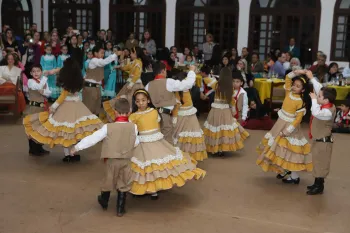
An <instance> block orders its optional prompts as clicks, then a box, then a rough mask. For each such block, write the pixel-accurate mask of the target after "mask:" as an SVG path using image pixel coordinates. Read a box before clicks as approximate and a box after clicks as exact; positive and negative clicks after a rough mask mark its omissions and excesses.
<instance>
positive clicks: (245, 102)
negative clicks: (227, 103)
mask: <svg viewBox="0 0 350 233" xmlns="http://www.w3.org/2000/svg"><path fill="white" fill-rule="evenodd" d="M237 92H238V90H234V91H233V96H236V95H237ZM239 95H243V107H242V120H244V121H245V120H246V119H247V115H248V95H247V92H246V91H245V90H244V89H243V88H242V87H241V91H240V93H239ZM238 98H239V96H238V97H237V100H238ZM236 104H237V103H236ZM234 108H235V107H234ZM234 110H235V111H236V108H235V109H234Z"/></svg>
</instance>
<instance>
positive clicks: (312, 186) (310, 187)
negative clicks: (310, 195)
mask: <svg viewBox="0 0 350 233" xmlns="http://www.w3.org/2000/svg"><path fill="white" fill-rule="evenodd" d="M316 180H317V178H315V181H314V184H313V185H309V186H307V187H306V188H307V190H310V189H313V188H315V187H316Z"/></svg>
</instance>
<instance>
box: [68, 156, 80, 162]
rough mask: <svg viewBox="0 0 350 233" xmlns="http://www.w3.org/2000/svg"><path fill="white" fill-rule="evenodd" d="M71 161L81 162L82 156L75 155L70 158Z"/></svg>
mask: <svg viewBox="0 0 350 233" xmlns="http://www.w3.org/2000/svg"><path fill="white" fill-rule="evenodd" d="M70 161H72V162H79V161H80V155H74V156H71V157H70Z"/></svg>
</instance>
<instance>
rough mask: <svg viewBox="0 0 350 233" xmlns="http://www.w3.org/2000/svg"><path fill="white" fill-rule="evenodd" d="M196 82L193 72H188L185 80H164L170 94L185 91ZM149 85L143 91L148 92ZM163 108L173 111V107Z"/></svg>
mask: <svg viewBox="0 0 350 233" xmlns="http://www.w3.org/2000/svg"><path fill="white" fill-rule="evenodd" d="M195 81H196V73H195V72H194V71H192V70H191V71H189V72H188V74H187V77H186V79H184V80H182V81H179V80H175V79H172V78H167V79H166V89H167V91H170V92H177V91H186V90H189V89H191V88H192V87H193V84H194V83H195ZM148 86H149V84H147V85H146V87H145V90H146V91H148ZM164 108H167V109H170V110H173V109H174V106H166V107H164Z"/></svg>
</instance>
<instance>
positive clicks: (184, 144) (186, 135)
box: [173, 72, 208, 161]
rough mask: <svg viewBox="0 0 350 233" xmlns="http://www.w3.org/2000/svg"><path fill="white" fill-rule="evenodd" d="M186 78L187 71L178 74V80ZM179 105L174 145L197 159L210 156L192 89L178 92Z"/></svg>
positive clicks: (176, 110) (175, 120) (174, 119)
mask: <svg viewBox="0 0 350 233" xmlns="http://www.w3.org/2000/svg"><path fill="white" fill-rule="evenodd" d="M185 78H186V74H185V73H183V72H182V73H180V74H178V75H177V78H176V79H177V80H180V81H182V80H183V79H185ZM176 101H177V103H178V104H177V106H176V107H175V112H176V113H174V114H177V117H174V118H173V122H174V123H176V124H175V128H174V135H173V138H174V145H175V146H178V147H179V148H180V149H181V150H182V151H184V152H187V153H189V154H190V155H191V157H192V158H193V159H195V160H197V161H203V160H204V159H206V158H208V155H207V151H206V147H205V143H204V135H203V131H202V129H201V126H200V124H199V122H198V119H197V116H196V112H197V109H196V108H195V107H194V106H193V102H192V97H191V92H190V90H185V91H181V92H176Z"/></svg>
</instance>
